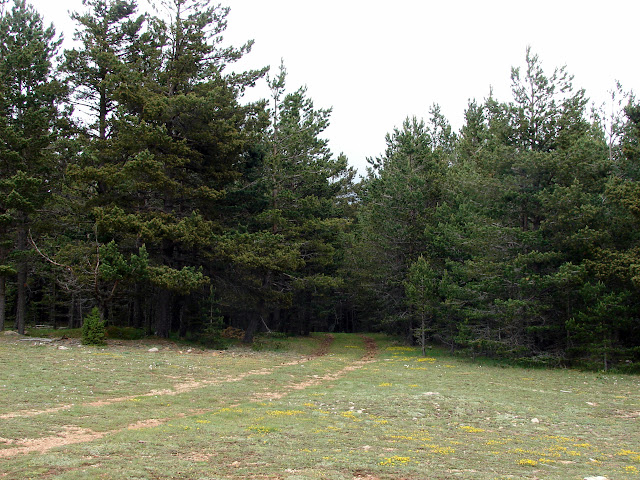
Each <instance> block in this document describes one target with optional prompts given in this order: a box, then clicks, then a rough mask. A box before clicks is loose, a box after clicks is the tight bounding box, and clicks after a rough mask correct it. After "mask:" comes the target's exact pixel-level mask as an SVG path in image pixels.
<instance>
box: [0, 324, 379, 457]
mask: <svg viewBox="0 0 640 480" xmlns="http://www.w3.org/2000/svg"><path fill="white" fill-rule="evenodd" d="M362 338H363V340H364V342H365V348H366V351H365V354H364V355H363V356H362V358H361V359H360V360H357V361H354V362H353V363H351V364H350V365H347V366H346V367H344V368H342V369H341V370H339V371H337V372H333V373H328V374H326V375H323V376H318V375H314V376H313V377H312V378H310V379H308V380H306V381H304V382H298V383H294V384H291V385H288V386H287V387H286V388H285V389H284V391H281V392H261V393H256V394H255V395H254V396H253V397H252V400H254V401H258V400H264V399H271V400H278V399H281V398H283V397H285V396H286V395H288V394H289V393H291V392H294V391H299V390H304V389H305V388H309V387H312V386H316V385H320V384H322V383H324V382H329V381H334V380H337V379H339V378H341V377H343V376H345V375H346V374H347V373H349V372H352V371H354V370H358V369H360V368H362V367H364V366H365V365H367V364H369V363H372V362H375V357H376V354H377V345H376V343H375V341H374V340H373V339H370V338H368V337H362ZM331 343H333V337H332V336H331V335H329V336H327V337H326V338H325V339H324V340H323V342H322V344H321V345H320V346H319V348H318V350H316V352H314V354H312V355H311V356H310V357H307V358H305V359H301V360H296V361H293V362H287V363H284V364H282V365H276V366H274V367H272V368H264V369H260V370H252V371H249V372H245V373H242V374H240V375H236V376H228V377H225V378H224V379H222V380H220V379H218V380H211V381H199V382H187V383H182V384H177V385H176V386H174V389H173V390H158V391H153V392H149V393H146V394H143V395H135V396H130V397H120V398H115V399H109V400H103V401H95V402H90V403H86V404H83V405H88V406H98V407H99V406H105V405H111V404H113V403H118V402H122V401H126V400H129V399H132V398H136V397H141V396H154V395H178V394H180V393H187V392H190V391H193V390H196V389H198V388H202V387H204V386H206V385H216V384H222V383H227V382H239V381H242V380H243V379H245V378H247V377H249V376H251V375H270V374H272V373H273V372H274V371H275V370H276V369H278V368H282V367H284V366H290V365H298V364H301V363H304V362H307V361H309V360H312V359H313V358H318V357H319V356H323V355H326V354H327V353H328V351H329V348H330V346H331ZM71 407H72V405H63V406H60V407H55V408H50V409H47V410H42V411H31V412H16V413H15V414H5V415H3V416H0V419H2V418H13V417H18V416H33V415H39V414H42V413H55V412H57V411H60V410H64V409H68V408H71ZM200 413H206V412H200ZM184 416H185V415H184V414H182V415H179V417H184ZM171 420H173V418H163V419H147V420H141V421H138V422H135V423H133V424H130V425H127V426H126V427H124V428H121V429H117V430H112V431H107V432H94V431H92V430H89V429H83V428H80V427H76V426H67V427H65V429H64V431H62V432H60V433H59V434H58V435H55V436H51V437H44V438H37V439H22V440H9V439H0V442H2V443H5V444H10V445H16V446H15V447H10V448H5V449H0V458H9V457H13V456H17V455H24V454H27V453H32V452H38V453H45V452H47V451H49V450H51V449H52V448H56V447H62V446H65V445H72V444H76V443H84V442H90V441H93V440H98V439H100V438H102V437H105V436H107V435H111V434H114V433H118V432H121V431H123V430H137V429H141V428H151V427H157V426H160V425H163V424H165V423H167V422H169V421H171Z"/></svg>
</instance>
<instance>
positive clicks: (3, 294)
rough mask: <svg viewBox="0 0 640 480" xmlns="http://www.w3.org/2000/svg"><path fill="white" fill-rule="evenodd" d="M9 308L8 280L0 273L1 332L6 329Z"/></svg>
mask: <svg viewBox="0 0 640 480" xmlns="http://www.w3.org/2000/svg"><path fill="white" fill-rule="evenodd" d="M6 308H7V280H6V278H5V277H3V276H1V275H0V332H2V331H3V330H4V322H5V317H6Z"/></svg>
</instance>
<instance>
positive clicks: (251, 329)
mask: <svg viewBox="0 0 640 480" xmlns="http://www.w3.org/2000/svg"><path fill="white" fill-rule="evenodd" d="M259 324H260V318H259V315H251V320H249V325H248V326H247V329H246V330H245V331H244V337H243V338H242V342H243V343H251V342H253V337H254V336H255V334H256V331H257V330H258V325H259Z"/></svg>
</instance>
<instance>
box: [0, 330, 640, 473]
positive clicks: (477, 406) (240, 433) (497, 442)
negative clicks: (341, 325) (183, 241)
mask: <svg viewBox="0 0 640 480" xmlns="http://www.w3.org/2000/svg"><path fill="white" fill-rule="evenodd" d="M372 337H373V338H374V340H375V342H376V344H377V350H376V352H375V357H373V358H371V357H370V356H366V354H367V353H369V354H371V353H372V352H371V351H370V348H371V347H370V346H369V347H367V345H366V344H365V342H364V341H363V339H362V338H361V337H359V336H355V335H334V336H333V342H332V343H331V344H330V345H329V344H328V341H327V335H322V334H318V335H314V336H312V337H310V338H306V339H278V345H277V347H278V351H277V352H273V351H261V352H253V351H251V350H243V349H238V348H236V349H232V350H230V351H227V352H211V351H202V350H191V351H190V352H187V351H185V350H180V348H182V347H176V346H174V345H172V344H153V343H150V342H136V343H130V344H127V343H121V344H120V345H115V346H114V345H111V346H109V347H107V348H105V349H100V348H94V347H82V346H79V345H76V344H74V345H70V346H69V350H59V349H57V347H56V345H55V344H54V345H31V343H30V342H19V341H16V340H15V339H4V338H3V339H1V340H0V363H1V364H2V365H3V367H2V370H1V371H0V396H1V397H2V399H3V401H2V402H0V475H3V478H7V479H28V478H39V479H40V478H45V479H65V480H71V479H85V478H105V479H171V478H173V479H201V480H205V479H240V478H256V479H257V478H267V479H287V480H296V479H369V480H374V479H397V478H404V479H453V478H464V479H483V480H484V479H505V478H527V479H536V478H537V479H545V480H552V479H558V480H560V479H562V480H565V479H576V480H577V479H582V478H584V477H585V476H589V475H604V476H607V477H608V478H610V479H615V480H621V479H622V480H624V479H634V478H639V477H640V447H639V445H640V428H638V422H639V421H640V420H639V418H640V390H639V388H638V387H640V378H638V377H635V376H621V375H603V374H596V373H583V372H577V371H567V370H553V371H547V370H539V369H536V370H530V369H520V368H504V367H499V366H487V365H480V364H474V363H471V362H468V361H465V360H460V359H458V358H455V357H450V356H448V355H446V354H444V353H442V352H439V351H437V350H433V351H432V352H431V353H430V354H429V356H428V357H426V358H422V357H421V356H420V355H419V352H418V350H417V349H414V348H408V347H403V346H399V345H396V344H394V343H393V342H392V341H391V340H390V339H388V338H385V337H382V336H372ZM154 345H157V346H158V347H159V348H160V351H159V352H156V353H150V352H148V348H150V347H151V346H154ZM327 347H328V349H327ZM367 348H369V351H368V350H367ZM314 353H315V354H316V355H317V354H319V353H323V355H321V356H314V355H313V354H314ZM38 412H40V413H38ZM27 439H29V440H27Z"/></svg>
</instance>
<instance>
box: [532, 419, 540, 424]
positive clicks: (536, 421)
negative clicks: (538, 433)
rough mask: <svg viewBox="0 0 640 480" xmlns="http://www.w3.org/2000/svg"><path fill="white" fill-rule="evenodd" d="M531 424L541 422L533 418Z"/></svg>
mask: <svg viewBox="0 0 640 480" xmlns="http://www.w3.org/2000/svg"><path fill="white" fill-rule="evenodd" d="M531 423H540V420H538V419H537V418H532V419H531Z"/></svg>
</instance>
